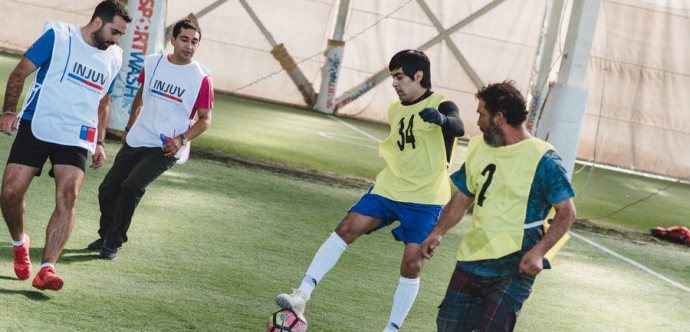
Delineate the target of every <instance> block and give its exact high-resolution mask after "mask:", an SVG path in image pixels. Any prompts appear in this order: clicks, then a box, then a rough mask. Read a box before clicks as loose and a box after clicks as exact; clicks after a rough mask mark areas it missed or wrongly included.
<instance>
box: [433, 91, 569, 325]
mask: <svg viewBox="0 0 690 332" xmlns="http://www.w3.org/2000/svg"><path fill="white" fill-rule="evenodd" d="M476 97H477V99H479V106H478V107H477V113H479V120H478V123H477V124H478V125H479V128H480V129H481V131H482V132H483V136H477V137H473V138H472V139H470V143H469V145H468V151H467V158H466V160H465V163H464V164H463V165H462V167H461V168H460V170H459V171H458V172H456V173H454V174H453V175H452V176H451V179H452V181H453V183H454V184H455V185H456V186H457V187H458V191H457V192H456V193H455V194H453V197H452V198H451V200H450V202H448V204H447V205H446V206H445V208H444V210H443V214H442V215H441V218H440V220H439V222H438V224H437V225H436V226H435V227H434V230H433V231H432V232H431V234H430V235H429V237H428V238H427V239H426V240H425V241H424V243H423V244H422V254H423V255H424V257H425V258H431V256H433V253H434V250H435V249H436V247H438V245H439V244H440V243H441V238H442V236H443V234H445V233H446V232H447V231H448V230H449V229H450V228H452V227H453V226H454V225H456V224H457V223H458V222H459V221H460V220H461V219H462V217H463V216H464V215H465V212H466V210H467V209H468V208H470V206H473V215H472V224H471V225H470V228H469V230H468V231H467V233H466V234H465V235H464V237H463V238H462V240H461V242H460V248H459V249H458V263H457V266H456V268H455V271H454V273H453V276H452V277H451V280H450V283H449V285H448V290H447V292H446V296H445V298H444V299H443V302H442V304H441V306H440V307H439V313H438V317H437V320H436V322H437V325H438V331H512V330H513V329H514V327H515V323H516V321H517V317H518V314H519V313H520V309H521V308H522V304H523V303H524V301H525V300H527V297H528V296H529V294H530V292H531V288H532V284H533V283H534V279H535V277H536V275H537V274H539V272H541V270H542V269H543V268H550V265H549V262H548V260H547V259H545V258H544V256H545V254H546V252H547V251H548V250H549V249H550V248H552V247H553V246H554V244H555V243H556V242H557V241H558V240H559V239H560V238H561V237H562V236H563V235H564V234H565V233H566V232H567V231H568V229H570V226H571V225H572V222H573V221H574V219H575V206H574V204H573V200H572V197H573V196H574V195H575V193H574V192H573V189H572V186H571V185H570V182H569V181H568V177H567V175H566V172H565V169H563V167H562V166H561V159H560V157H558V155H557V154H556V152H555V150H554V148H553V146H551V144H549V143H546V142H544V141H542V140H540V139H538V138H534V137H532V136H531V135H530V134H529V132H528V131H527V129H526V128H525V126H524V121H525V119H526V117H527V111H526V109H525V100H524V98H523V97H522V95H521V94H520V92H519V91H518V90H517V89H516V88H515V86H514V84H513V82H503V83H496V84H490V85H489V86H487V87H484V88H482V89H480V90H479V92H477V94H476ZM551 207H553V208H554V209H555V210H556V215H555V217H554V218H553V221H552V222H551V226H550V228H548V231H545V229H546V228H545V226H546V225H544V226H542V225H543V224H544V220H545V219H546V218H547V214H548V213H549V210H550V209H551Z"/></svg>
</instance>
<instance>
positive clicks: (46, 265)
mask: <svg viewBox="0 0 690 332" xmlns="http://www.w3.org/2000/svg"><path fill="white" fill-rule="evenodd" d="M44 267H49V268H51V269H53V270H55V264H53V263H43V264H41V269H42V268H44ZM39 270H40V269H39Z"/></svg>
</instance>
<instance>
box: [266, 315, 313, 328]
mask: <svg viewBox="0 0 690 332" xmlns="http://www.w3.org/2000/svg"><path fill="white" fill-rule="evenodd" d="M266 332H307V319H306V318H304V315H303V314H301V313H300V312H298V311H295V310H293V309H280V310H279V311H276V312H274V313H273V314H272V315H271V317H270V318H269V319H268V327H267V328H266Z"/></svg>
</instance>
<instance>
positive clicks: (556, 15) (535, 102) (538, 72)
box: [527, 0, 564, 134]
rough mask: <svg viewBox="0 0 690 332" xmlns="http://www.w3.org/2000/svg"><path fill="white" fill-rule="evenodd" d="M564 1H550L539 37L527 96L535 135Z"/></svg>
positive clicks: (529, 126)
mask: <svg viewBox="0 0 690 332" xmlns="http://www.w3.org/2000/svg"><path fill="white" fill-rule="evenodd" d="M563 2H564V1H563V0H549V1H548V2H547V4H546V9H545V10H544V22H543V24H542V27H541V33H540V36H539V46H538V47H537V55H536V57H535V59H534V67H533V69H532V78H531V80H530V85H529V91H528V94H527V110H528V111H529V117H528V118H527V129H528V130H530V132H531V133H532V134H534V133H535V129H536V127H537V125H536V123H537V122H538V119H539V116H540V115H541V109H542V106H543V104H544V96H543V92H544V86H545V85H544V84H545V83H546V80H547V79H548V77H549V74H550V73H551V61H552V59H553V52H554V49H555V46H556V41H557V40H558V29H559V26H560V22H561V14H562V11H563Z"/></svg>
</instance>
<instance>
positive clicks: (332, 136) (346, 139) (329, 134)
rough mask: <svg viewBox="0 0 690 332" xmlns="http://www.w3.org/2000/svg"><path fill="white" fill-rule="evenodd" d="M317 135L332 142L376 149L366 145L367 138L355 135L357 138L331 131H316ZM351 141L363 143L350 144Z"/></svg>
mask: <svg viewBox="0 0 690 332" xmlns="http://www.w3.org/2000/svg"><path fill="white" fill-rule="evenodd" d="M317 134H319V136H322V137H326V138H330V139H334V140H337V141H339V142H344V143H347V144H352V145H357V146H361V147H365V148H367V149H376V146H372V145H371V143H368V142H369V138H368V137H362V135H357V136H354V135H345V134H338V133H334V132H331V131H317ZM352 140H355V141H364V143H357V142H352Z"/></svg>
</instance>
